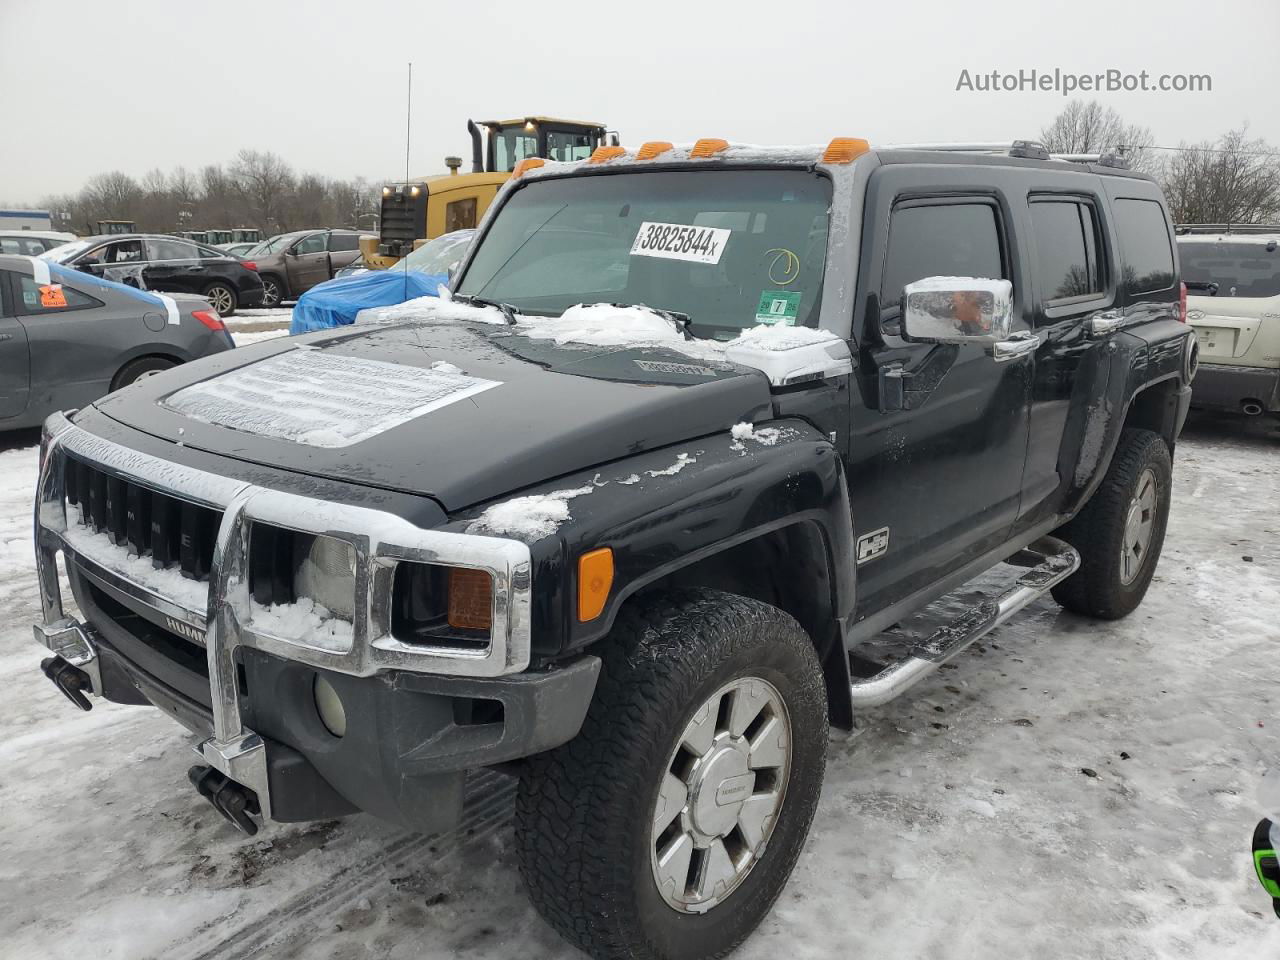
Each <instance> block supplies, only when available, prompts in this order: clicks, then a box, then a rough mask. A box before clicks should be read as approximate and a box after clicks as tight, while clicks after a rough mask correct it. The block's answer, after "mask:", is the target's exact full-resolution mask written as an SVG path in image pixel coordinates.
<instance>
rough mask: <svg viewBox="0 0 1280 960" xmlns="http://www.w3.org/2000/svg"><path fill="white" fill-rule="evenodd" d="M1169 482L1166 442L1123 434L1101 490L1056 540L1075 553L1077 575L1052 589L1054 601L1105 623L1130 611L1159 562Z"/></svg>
mask: <svg viewBox="0 0 1280 960" xmlns="http://www.w3.org/2000/svg"><path fill="white" fill-rule="evenodd" d="M1172 484H1173V461H1172V458H1171V457H1170V456H1169V447H1168V446H1167V445H1166V444H1165V442H1164V438H1163V437H1161V436H1160V435H1159V434H1158V433H1153V432H1152V431H1150V430H1136V429H1128V430H1125V431H1124V432H1123V433H1121V435H1120V442H1119V444H1118V445H1117V446H1116V452H1115V455H1114V456H1113V457H1112V458H1111V466H1110V467H1108V468H1107V474H1106V476H1105V477H1104V478H1103V480H1102V484H1101V485H1100V486H1099V487H1098V489H1097V490H1096V491H1094V494H1093V496H1092V497H1090V499H1089V502H1088V503H1086V504H1085V506H1084V509H1082V510H1081V511H1080V512H1079V513H1078V514H1076V516H1075V518H1074V519H1072V520H1071V521H1070V522H1069V523H1067V524H1066V525H1065V526H1063V527H1062V528H1061V529H1060V530H1058V531H1057V532H1056V533H1055V534H1054V535H1055V536H1057V537H1060V538H1061V539H1063V540H1065V541H1066V542H1067V543H1069V544H1071V545H1072V546H1073V547H1075V548H1076V550H1078V551H1079V553H1080V569H1079V570H1077V571H1076V572H1075V573H1074V574H1072V575H1071V576H1070V577H1068V578H1067V579H1066V580H1064V581H1063V582H1062V583H1060V584H1058V586H1056V587H1054V588H1053V599H1054V600H1056V601H1058V603H1059V604H1060V605H1061V606H1063V607H1064V608H1066V609H1067V610H1070V611H1071V612H1072V613H1079V614H1083V615H1085V616H1089V617H1098V618H1100V619H1103V620H1119V619H1120V618H1121V617H1124V616H1127V615H1128V614H1130V613H1132V612H1133V610H1134V609H1135V608H1136V607H1137V606H1138V604H1140V603H1141V602H1142V598H1143V597H1145V596H1146V594H1147V588H1148V587H1149V586H1150V585H1151V578H1152V576H1154V575H1155V572H1156V564H1157V563H1158V562H1159V560H1160V548H1161V546H1162V545H1163V544H1164V534H1165V529H1166V527H1167V525H1168V522H1169V499H1170V493H1171V490H1172Z"/></svg>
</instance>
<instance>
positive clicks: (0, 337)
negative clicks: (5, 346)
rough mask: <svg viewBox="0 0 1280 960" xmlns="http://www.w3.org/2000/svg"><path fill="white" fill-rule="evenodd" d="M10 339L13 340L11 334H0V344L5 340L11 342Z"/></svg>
mask: <svg viewBox="0 0 1280 960" xmlns="http://www.w3.org/2000/svg"><path fill="white" fill-rule="evenodd" d="M12 339H13V334H12V333H0V342H3V341H5V340H12Z"/></svg>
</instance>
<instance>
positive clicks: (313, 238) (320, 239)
mask: <svg viewBox="0 0 1280 960" xmlns="http://www.w3.org/2000/svg"><path fill="white" fill-rule="evenodd" d="M328 246H329V234H328V233H327V232H321V233H313V234H311V235H310V236H308V237H303V238H302V239H301V240H299V241H298V242H297V243H295V244H294V245H293V249H292V250H290V251H289V252H288V253H287V254H285V263H286V265H287V267H286V269H288V271H289V292H290V293H292V294H293V295H294V296H295V297H297V296H301V295H302V294H304V293H306V292H307V291H308V290H310V289H311V288H312V287H314V286H315V285H316V284H317V283H324V282H325V281H326V280H328V279H329V278H330V277H331V276H332V273H330V270H329V250H328Z"/></svg>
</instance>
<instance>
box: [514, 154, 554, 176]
mask: <svg viewBox="0 0 1280 960" xmlns="http://www.w3.org/2000/svg"><path fill="white" fill-rule="evenodd" d="M546 162H547V161H546V160H544V159H542V157H525V158H524V159H523V160H521V161H520V162H519V163H517V164H516V168H515V169H514V170H512V171H511V179H512V180H514V179H516V178H517V177H519V176H520V175H521V174H522V173H524V172H525V171H526V170H533V169H536V168H537V167H541V166H543V165H545V164H546Z"/></svg>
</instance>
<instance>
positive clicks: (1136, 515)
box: [1120, 467, 1157, 586]
mask: <svg viewBox="0 0 1280 960" xmlns="http://www.w3.org/2000/svg"><path fill="white" fill-rule="evenodd" d="M1156 493H1157V486H1156V474H1155V471H1154V470H1152V469H1151V468H1150V467H1147V468H1146V469H1145V470H1143V471H1142V473H1140V474H1139V475H1138V484H1137V486H1136V487H1135V488H1134V494H1133V497H1132V499H1130V501H1129V508H1128V510H1127V512H1126V513H1125V520H1124V534H1123V535H1122V537H1121V542H1120V582H1121V583H1123V584H1124V585H1125V586H1128V585H1129V584H1131V583H1133V581H1134V580H1136V579H1138V574H1140V573H1141V572H1142V568H1143V567H1144V566H1146V563H1147V556H1148V554H1149V553H1150V552H1151V537H1152V531H1153V530H1154V529H1155V522H1156V502H1157V495H1156Z"/></svg>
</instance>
